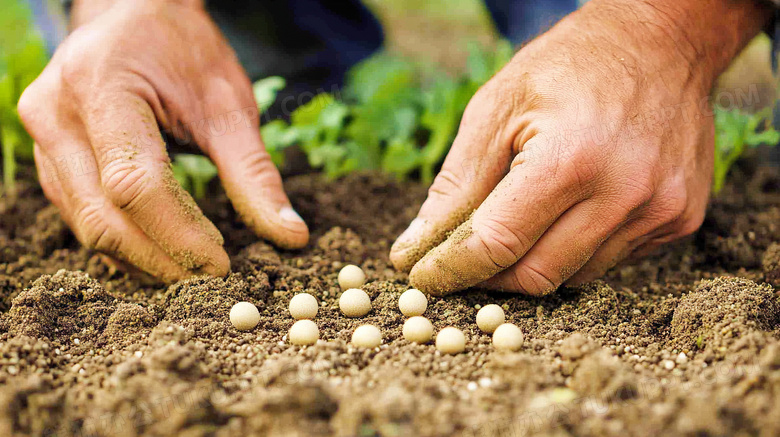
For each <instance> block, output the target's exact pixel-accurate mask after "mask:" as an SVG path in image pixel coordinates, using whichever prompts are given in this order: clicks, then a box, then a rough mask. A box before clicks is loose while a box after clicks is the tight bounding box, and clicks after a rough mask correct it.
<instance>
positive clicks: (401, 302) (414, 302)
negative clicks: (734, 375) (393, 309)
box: [398, 288, 428, 317]
mask: <svg viewBox="0 0 780 437" xmlns="http://www.w3.org/2000/svg"><path fill="white" fill-rule="evenodd" d="M426 308H428V299H427V298H426V297H425V295H424V294H423V292H422V291H420V290H418V289H416V288H412V289H409V290H406V291H404V292H403V294H401V297H399V298H398V309H400V310H401V313H402V314H403V315H405V316H406V317H413V316H421V315H423V313H424V312H425V309H426Z"/></svg>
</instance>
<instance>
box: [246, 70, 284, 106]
mask: <svg viewBox="0 0 780 437" xmlns="http://www.w3.org/2000/svg"><path fill="white" fill-rule="evenodd" d="M285 86H287V81H285V80H284V78H282V77H279V76H271V77H266V78H265V79H260V80H258V81H257V82H255V83H254V84H253V85H252V91H253V92H254V94H255V101H256V102H257V109H258V110H259V111H260V113H263V112H265V111H267V110H268V108H270V107H271V105H273V104H274V101H276V95H277V94H279V91H281V90H282V89H284V87H285Z"/></svg>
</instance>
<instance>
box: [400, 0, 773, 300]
mask: <svg viewBox="0 0 780 437" xmlns="http://www.w3.org/2000/svg"><path fill="white" fill-rule="evenodd" d="M632 3H633V4H631V5H627V4H626V2H621V1H598V0H595V1H593V2H591V3H589V4H588V5H587V6H585V7H584V8H583V9H582V10H580V11H578V12H576V13H574V14H572V15H570V16H569V17H567V18H566V19H564V20H563V21H562V22H561V23H559V24H558V25H556V26H555V27H554V28H553V29H552V30H551V31H549V32H548V33H546V34H544V35H543V36H541V37H539V38H537V39H536V40H534V41H533V42H532V43H530V44H529V45H527V46H526V47H524V48H523V49H522V50H520V51H519V52H518V53H517V54H516V56H515V57H514V58H513V59H512V61H511V63H510V64H509V65H507V66H506V67H505V68H504V69H503V70H502V71H500V72H499V73H498V74H497V75H496V76H495V77H494V78H493V79H492V80H491V81H489V82H488V83H487V84H486V85H485V86H484V87H483V88H482V89H480V90H479V92H478V93H477V94H476V95H475V97H474V98H473V99H472V101H471V102H470V103H469V105H468V107H467V109H466V112H465V114H464V116H463V120H462V123H461V126H460V130H459V133H458V136H457V138H456V140H455V143H454V145H453V147H452V150H451V151H450V153H449V155H448V156H447V159H446V161H445V163H444V165H443V168H442V170H441V172H440V174H439V175H438V176H437V178H436V180H435V181H434V183H433V185H432V187H431V189H430V192H429V197H428V199H427V200H426V202H425V203H424V204H423V206H422V208H421V210H420V212H419V216H418V218H417V219H416V220H415V221H414V222H413V223H412V224H411V226H410V228H409V230H407V231H406V232H405V233H404V234H402V235H401V236H400V237H399V239H398V240H397V241H396V243H395V244H394V246H393V249H392V252H391V259H392V261H393V263H394V264H395V266H396V267H397V268H399V269H402V270H407V271H408V270H410V269H411V273H410V282H411V284H412V285H413V286H415V287H417V288H419V289H421V290H423V291H426V292H429V293H433V294H446V293H449V292H453V291H457V290H461V289H464V288H467V287H470V286H475V285H477V286H480V287H486V288H492V289H498V290H504V291H513V292H523V293H527V294H531V295H543V294H546V293H549V292H552V291H554V290H555V289H556V288H557V287H558V286H560V285H561V284H563V283H565V282H568V283H572V284H576V283H581V282H584V281H588V280H591V279H594V278H597V277H599V276H600V275H602V274H603V273H604V272H605V271H606V270H607V269H609V268H610V267H612V266H614V265H615V264H616V263H617V262H618V261H620V260H621V259H623V258H625V257H627V256H628V255H630V254H641V253H644V252H646V251H648V250H650V249H652V248H654V247H656V246H657V245H659V244H661V243H664V242H668V241H670V240H673V239H676V238H680V237H682V236H685V235H688V234H690V233H692V232H694V231H695V230H696V229H697V228H698V227H699V226H700V225H701V223H702V221H703V218H704V213H705V208H706V204H707V200H708V196H709V190H710V183H711V176H712V165H713V164H712V162H713V136H714V125H713V119H712V117H711V115H712V113H711V111H710V109H709V105H708V95H709V93H710V90H711V88H712V86H713V83H714V80H715V78H716V77H717V75H718V74H719V73H720V72H721V71H722V70H723V68H725V66H726V65H727V63H728V61H729V60H730V59H731V57H733V56H734V55H735V54H736V53H737V52H738V50H739V49H740V47H741V45H742V44H744V43H745V41H746V40H749V38H750V37H751V36H752V35H754V34H755V33H756V32H758V30H759V29H760V26H761V25H762V23H763V22H764V21H765V16H766V15H765V14H766V11H765V10H764V9H761V8H759V9H758V10H752V9H751V10H749V11H747V12H745V11H744V10H740V12H739V13H746V14H748V16H747V17H741V18H739V19H735V23H732V25H731V26H730V27H727V29H729V32H730V33H729V34H728V35H727V37H728V38H727V39H726V41H725V42H724V43H723V44H722V45H720V44H718V43H719V40H718V36H717V35H710V34H709V33H704V32H708V31H711V30H712V29H708V28H707V27H706V26H709V27H717V26H715V25H714V23H712V24H709V25H705V27H704V28H703V29H699V28H697V27H696V26H695V25H692V24H691V23H689V22H685V21H681V22H676V21H674V18H673V17H675V16H678V15H676V13H675V12H676V11H677V9H675V7H682V8H686V7H691V8H695V7H696V6H690V2H685V1H682V2H677V3H676V4H677V6H675V7H670V8H669V9H663V7H665V4H671V2H664V1H659V2H655V6H652V7H650V6H648V5H647V4H645V3H643V2H632ZM701 3H702V5H701V6H700V7H706V8H710V9H713V8H716V6H713V5H712V4H704V3H708V2H701ZM709 3H713V4H714V3H718V2H709ZM725 3H728V2H725ZM725 3H724V5H721V6H722V7H724V8H726V9H727V10H729V8H731V7H734V8H745V5H746V4H749V2H731V3H733V4H731V5H729V4H725ZM737 3H742V4H741V5H738V4H737ZM754 7H755V5H753V6H751V8H754ZM687 12H689V13H691V15H693V13H694V12H695V11H694V10H693V9H690V10H688V11H687ZM720 12H723V11H720ZM697 13H698V12H697ZM727 13H733V14H735V15H733V16H736V14H737V12H733V11H731V10H729V12H727ZM751 20H752V21H751ZM751 23H752V28H750V29H743V28H739V27H738V26H739V25H745V26H746V27H750V25H751ZM718 32H721V33H723V32H724V31H723V29H722V28H718ZM727 33H728V32H727ZM742 40H745V41H742ZM705 42H706V44H705ZM710 43H712V44H713V45H715V47H717V51H716V50H714V49H713V50H712V51H708V49H707V47H708V46H707V44H710ZM702 47H704V49H703V48H702ZM471 211H473V215H471V216H470V217H471V218H470V220H468V221H466V222H465V223H464V224H462V225H460V227H459V228H457V229H456V230H455V231H454V232H453V233H451V234H450V235H449V237H448V238H446V239H445V237H447V234H446V233H445V232H444V231H446V230H447V229H451V228H452V227H453V225H457V221H454V220H455V219H456V218H461V219H462V218H465V217H468V216H469V214H470V212H471ZM442 240H444V241H443V242H441V241H442ZM439 243H440V244H439ZM431 247H432V249H431ZM426 253H427V254H426ZM423 254H425V256H424V257H422V259H420V257H421V256H422V255H423ZM418 260H419V261H418Z"/></svg>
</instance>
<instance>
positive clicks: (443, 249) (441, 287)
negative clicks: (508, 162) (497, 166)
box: [409, 137, 585, 295]
mask: <svg viewBox="0 0 780 437" xmlns="http://www.w3.org/2000/svg"><path fill="white" fill-rule="evenodd" d="M549 146H550V145H549V144H546V143H545V141H543V140H541V138H540V137H535V138H534V139H532V140H529V141H528V142H527V143H526V144H525V145H524V146H523V151H521V152H520V153H519V154H518V155H517V157H516V158H515V160H514V161H513V164H512V168H511V169H510V171H509V173H508V174H507V175H506V176H505V177H504V178H503V179H502V180H501V182H499V184H498V185H497V186H496V188H495V190H494V191H493V192H492V193H491V194H490V195H489V196H488V197H487V199H485V201H484V202H483V203H482V205H480V207H479V208H478V209H477V210H476V211H475V212H474V214H473V215H472V216H471V218H469V219H468V220H467V221H466V222H464V223H463V224H462V225H460V226H459V227H458V228H457V229H456V230H455V231H454V232H453V233H452V234H451V235H450V236H449V238H447V239H446V240H445V241H444V242H443V243H442V244H440V245H439V246H437V247H436V248H434V249H433V250H431V251H430V252H428V253H427V254H426V255H425V256H424V257H423V258H422V259H421V260H420V261H419V262H418V263H417V264H415V266H414V267H413V268H412V271H411V273H410V274H409V281H410V283H411V284H412V286H414V287H416V288H418V289H420V290H423V291H426V292H428V293H431V294H435V295H441V294H447V293H451V292H454V291H458V290H462V289H464V288H468V287H470V286H473V285H476V284H478V283H480V282H483V281H485V280H487V279H488V278H491V277H492V276H494V275H495V274H497V273H499V272H501V271H503V270H505V269H507V268H508V267H510V266H512V265H513V264H514V263H515V262H517V260H519V259H520V258H521V257H522V256H523V255H524V254H525V253H526V252H528V251H529V250H530V249H531V247H533V245H534V244H535V243H536V241H537V240H538V239H539V238H540V237H541V236H542V235H543V234H544V232H545V231H546V230H547V229H548V228H549V227H550V226H551V225H552V224H553V223H555V221H556V220H557V219H558V218H559V217H560V216H561V215H562V214H563V213H564V212H565V211H566V210H568V209H569V208H570V207H572V206H573V205H575V204H577V203H578V202H579V201H580V200H582V199H583V198H584V197H585V192H584V190H575V189H571V187H575V186H577V182H578V178H577V172H576V171H572V170H571V169H570V168H569V167H570V166H571V165H573V164H572V163H571V160H568V161H566V160H564V161H562V162H558V161H556V162H554V163H552V162H549V161H546V159H545V157H546V156H553V155H554V153H551V152H552V151H550V150H546V151H545V150H544V149H545V148H548V147H549Z"/></svg>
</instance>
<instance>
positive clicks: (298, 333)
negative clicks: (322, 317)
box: [287, 319, 320, 346]
mask: <svg viewBox="0 0 780 437" xmlns="http://www.w3.org/2000/svg"><path fill="white" fill-rule="evenodd" d="M287 338H289V339H290V343H292V344H297V345H299V346H308V345H312V344H314V343H316V342H317V340H319V338H320V330H319V328H317V324H316V323H314V322H312V321H311V320H308V319H304V320H298V321H297V322H295V323H293V325H292V327H291V328H290V333H289V334H288V335H287Z"/></svg>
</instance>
